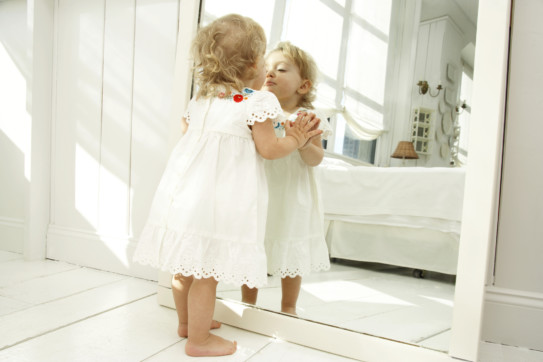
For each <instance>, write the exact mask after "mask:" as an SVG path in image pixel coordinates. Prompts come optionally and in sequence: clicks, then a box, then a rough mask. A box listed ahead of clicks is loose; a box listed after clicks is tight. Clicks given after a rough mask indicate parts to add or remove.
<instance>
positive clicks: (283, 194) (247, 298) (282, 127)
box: [242, 42, 331, 314]
mask: <svg viewBox="0 0 543 362" xmlns="http://www.w3.org/2000/svg"><path fill="white" fill-rule="evenodd" d="M316 76H317V67H316V64H315V62H314V60H313V59H312V58H311V57H310V56H309V55H308V54H307V53H306V52H304V51H303V50H301V49H300V48H298V47H296V46H294V45H292V44H290V43H289V42H283V43H280V44H279V45H278V46H277V47H276V48H275V49H274V50H273V51H272V52H271V53H270V54H269V55H268V56H267V58H266V82H265V83H264V87H263V88H262V89H263V90H268V91H270V92H272V93H273V94H275V95H276V96H277V99H278V100H279V103H280V104H281V107H282V109H283V113H284V115H285V116H286V117H287V119H289V120H292V119H295V118H296V117H297V116H298V115H300V114H301V115H303V114H306V112H307V111H308V110H310V109H313V106H312V101H313V100H314V99H315V94H314V91H315V88H314V84H315V81H316ZM296 123H298V121H296V122H295V123H294V124H296ZM288 125H289V122H288V121H287V122H280V121H274V128H275V132H276V135H277V136H278V137H284V136H285V131H286V130H287V127H288ZM316 127H317V125H316V126H315V128H316ZM318 127H319V128H320V129H321V130H322V131H323V134H322V136H323V137H327V136H328V135H330V134H331V127H330V126H329V124H328V122H327V121H326V120H323V121H321V122H320V124H318ZM323 157H324V150H323V149H322V143H321V136H320V135H316V136H314V137H312V138H311V139H310V140H309V141H308V142H307V143H306V144H304V145H303V146H302V147H300V148H299V149H298V152H294V153H292V154H290V155H289V156H287V157H285V158H282V159H279V160H274V161H266V162H265V164H266V176H267V178H268V184H269V198H270V199H269V205H268V220H267V224H266V237H265V246H266V255H267V258H268V273H269V274H271V275H279V276H281V278H282V279H281V289H282V299H281V311H282V312H284V313H290V314H296V302H297V300H298V295H299V293H300V287H301V283H302V276H303V275H306V274H308V273H310V272H311V271H318V270H327V269H329V268H330V261H329V257H328V249H327V247H326V241H325V238H324V228H323V212H322V208H321V204H320V199H319V193H318V187H317V183H316V180H315V176H314V173H313V167H314V166H317V165H318V164H319V163H320V162H321V161H322V159H323ZM257 293H258V291H257V289H256V288H253V289H252V288H250V287H249V286H243V287H242V300H243V301H244V302H246V303H251V304H254V303H256V297H257Z"/></svg>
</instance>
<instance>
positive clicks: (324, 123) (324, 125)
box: [309, 109, 334, 140]
mask: <svg viewBox="0 0 543 362" xmlns="http://www.w3.org/2000/svg"><path fill="white" fill-rule="evenodd" d="M309 112H314V113H315V114H316V115H317V117H319V118H320V119H321V123H319V129H320V130H322V134H321V138H322V139H324V140H327V139H328V137H330V136H331V135H332V134H333V133H334V132H333V131H332V126H330V122H328V118H327V117H326V115H324V114H323V113H322V112H320V111H319V110H318V109H314V110H310V111H309Z"/></svg>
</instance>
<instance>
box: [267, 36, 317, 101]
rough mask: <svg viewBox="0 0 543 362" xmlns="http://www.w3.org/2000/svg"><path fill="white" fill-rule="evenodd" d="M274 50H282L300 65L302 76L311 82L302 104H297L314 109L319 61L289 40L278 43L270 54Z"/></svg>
mask: <svg viewBox="0 0 543 362" xmlns="http://www.w3.org/2000/svg"><path fill="white" fill-rule="evenodd" d="M274 52H281V54H283V55H284V56H285V57H286V58H288V59H289V60H290V61H292V62H293V63H294V64H295V65H296V66H297V67H298V69H299V70H300V77H301V78H302V79H307V80H309V81H310V82H311V86H310V88H309V92H307V93H306V94H304V95H303V96H302V98H301V99H300V104H298V105H297V106H298V107H304V108H309V109H313V108H314V107H313V101H314V100H315V97H316V94H315V93H316V84H317V74H318V68H317V63H315V60H314V59H313V57H311V55H309V54H308V53H307V52H305V51H304V50H302V49H300V48H298V47H297V46H295V45H293V44H291V43H290V42H288V41H283V42H280V43H279V44H277V45H276V46H275V48H274V49H273V50H272V51H271V52H270V53H269V54H271V53H274Z"/></svg>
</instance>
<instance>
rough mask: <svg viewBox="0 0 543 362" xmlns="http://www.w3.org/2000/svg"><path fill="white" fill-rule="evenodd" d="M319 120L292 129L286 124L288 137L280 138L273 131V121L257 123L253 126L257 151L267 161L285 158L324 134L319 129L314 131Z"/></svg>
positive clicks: (295, 125) (300, 124)
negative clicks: (312, 138)
mask: <svg viewBox="0 0 543 362" xmlns="http://www.w3.org/2000/svg"><path fill="white" fill-rule="evenodd" d="M316 122H318V119H311V120H310V121H309V122H306V123H302V122H299V124H294V126H293V127H290V125H289V124H288V123H289V122H285V129H286V131H287V132H286V136H285V137H281V138H278V137H277V136H276V135H275V131H274V130H273V123H272V121H271V119H267V120H266V121H265V122H255V124H254V125H253V126H252V131H253V139H254V141H255V145H256V150H257V151H258V153H260V155H261V156H262V157H264V158H265V159H267V160H275V159H277V158H281V157H285V156H287V155H289V154H290V153H292V152H293V151H295V150H296V149H298V148H300V147H302V146H303V145H305V144H306V142H307V141H308V140H309V139H310V138H311V137H313V136H317V135H320V134H321V133H322V131H321V130H319V129H313V128H314V126H315V123H316Z"/></svg>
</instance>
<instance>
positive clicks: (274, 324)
mask: <svg viewBox="0 0 543 362" xmlns="http://www.w3.org/2000/svg"><path fill="white" fill-rule="evenodd" d="M209 3H210V2H209V0H208V4H209ZM336 3H337V4H339V3H341V4H342V5H345V4H350V3H351V2H350V1H349V0H345V1H331V0H330V1H326V4H328V5H331V6H336V5H334V4H336ZM199 4H200V2H199V1H193V2H182V3H181V9H180V13H181V14H184V15H182V21H181V22H180V32H181V33H184V34H192V33H193V32H194V30H195V28H196V24H195V21H196V19H198V13H199V12H198V11H199V10H198V7H199ZM235 4H236V3H235V2H229V6H230V7H229V10H230V12H233V11H239V9H236V8H235ZM274 4H275V6H274V7H272V8H273V11H275V10H276V9H278V10H281V9H282V8H283V9H284V6H283V5H285V2H284V1H281V2H280V1H277V2H275V3H274ZM401 4H402V7H403V8H404V9H407V8H409V7H411V6H412V7H414V9H415V10H416V9H417V7H418V8H419V11H420V7H421V6H422V2H416V1H403V2H402V3H401ZM245 5H246V6H247V8H248V9H249V8H250V7H251V5H248V3H245ZM259 5H260V4H259ZM510 5H511V4H510V1H508V0H500V1H495V0H480V1H479V8H478V17H477V41H476V44H477V52H476V54H475V62H474V70H475V74H476V75H475V77H474V79H473V80H474V82H473V96H472V104H471V105H470V106H471V108H472V112H471V115H472V118H473V119H474V120H477V121H476V122H472V123H471V124H470V127H469V132H470V137H469V142H468V149H469V162H468V163H467V165H466V166H465V170H466V174H465V189H464V197H463V212H462V219H461V221H462V223H461V240H460V245H459V255H458V267H457V275H456V284H455V291H454V303H453V304H454V310H453V315H452V328H451V335H450V345H449V348H448V351H449V352H448V354H446V353H441V352H437V351H435V350H432V349H428V348H421V347H420V346H417V345H414V344H409V343H395V342H394V340H391V339H389V338H382V337H377V336H372V335H370V334H366V333H361V332H356V331H352V330H347V329H344V328H339V327H336V326H332V325H328V324H324V323H318V322H313V321H310V320H306V319H302V318H293V317H290V316H286V315H283V314H280V313H277V312H273V311H270V310H266V309H262V308H258V307H249V306H246V305H243V304H241V303H239V302H237V301H233V300H231V299H230V300H228V299H221V298H220V297H219V299H218V300H217V307H216V310H215V314H216V317H217V318H218V319H220V320H221V321H223V322H225V323H227V324H230V325H234V326H239V327H241V328H244V329H248V330H251V331H255V332H257V333H262V334H265V335H270V336H276V337H278V338H282V339H284V340H287V341H291V342H294V343H298V344H302V345H306V346H309V347H312V348H317V349H321V350H325V351H329V352H332V353H336V354H340V355H344V356H348V357H351V358H356V359H359V360H367V361H382V360H391V361H395V360H405V361H433V362H435V361H450V360H453V359H454V358H460V359H464V360H470V361H474V360H476V359H477V352H478V346H479V341H480V332H481V316H482V305H483V298H484V285H485V276H486V272H487V269H486V268H487V265H488V260H489V254H490V253H489V247H490V245H491V244H492V240H494V238H495V234H494V233H495V229H496V223H497V221H496V215H495V211H494V210H495V205H496V203H497V196H498V189H499V187H498V186H499V174H500V167H501V166H500V165H501V146H502V135H503V120H504V107H505V89H506V76H507V71H506V70H507V56H508V39H509V21H510V10H511V9H510ZM262 6H264V5H262ZM266 6H267V5H266ZM202 8H205V4H202ZM270 9H271V8H270ZM270 9H267V11H264V10H266V9H263V8H262V7H261V9H260V13H261V14H265V16H269V14H271V13H273V11H272V12H270ZM253 10H254V9H253ZM256 12H258V11H256ZM255 18H257V17H255ZM257 19H258V18H257ZM258 21H261V20H260V19H258ZM268 21H271V20H268ZM419 25H420V18H416V19H415V18H410V19H405V23H404V24H403V27H402V29H401V30H402V31H399V33H401V34H403V30H406V29H409V28H410V27H413V28H415V29H418V27H419ZM188 38H190V37H179V39H178V56H177V58H176V69H177V71H176V78H177V80H178V82H176V83H175V84H178V86H177V89H174V95H175V98H176V99H181V100H184V102H185V103H186V101H188V99H189V97H190V71H189V66H188V65H187V62H186V61H185V60H186V59H187V58H188V56H187V53H186V49H188V46H187V44H188V40H187V39H188ZM406 46H407V47H408V48H409V47H412V46H415V47H416V43H415V44H411V45H409V44H407V45H406ZM407 60H409V57H408V58H407ZM413 69H414V68H413ZM411 74H413V73H411ZM404 76H405V74H404ZM407 78H408V79H405V78H401V79H400V78H398V79H399V81H401V82H403V83H404V84H409V87H415V83H417V82H418V80H419V79H414V76H413V75H412V76H411V77H407ZM428 82H429V83H430V86H431V87H432V93H433V94H434V93H435V91H434V87H435V83H434V82H433V81H432V80H428ZM415 90H416V88H415V89H414V90H413V91H415ZM181 103H182V102H178V104H181ZM403 106H404V107H405V108H406V109H408V110H409V112H410V104H409V107H407V105H406V104H403ZM178 108H179V107H178ZM180 114H182V110H181V109H180V108H179V109H174V110H173V113H172V119H175V120H177V119H178V118H179V117H180ZM394 115H395V113H394V112H393V114H392V115H391V117H392V116H394ZM405 127H408V125H406V124H404V132H405V133H402V131H400V130H399V129H400V127H399V128H398V130H394V131H390V130H388V131H389V132H390V134H392V136H393V137H389V138H394V137H396V138H397V139H401V138H402V137H404V136H406V135H407V134H408V132H407V130H406V129H405ZM393 142H394V140H391V141H389V142H388V143H389V148H388V149H387V150H386V152H385V151H383V153H385V154H386V157H389V156H390V153H388V150H392V149H393V147H394V145H392V143H393ZM385 146H386V145H385V144H383V145H380V146H379V148H377V149H376V154H379V153H380V152H381V151H380V149H381V150H382V149H386V147H385ZM383 159H384V158H383ZM402 161H403V160H402ZM408 162H412V163H413V161H409V160H406V165H409V164H408ZM402 164H403V162H402ZM411 165H412V164H411ZM383 166H384V165H383ZM168 281H169V277H167V276H166V278H165V284H163V285H168ZM159 299H160V300H162V301H163V303H164V304H165V305H167V304H168V301H169V300H170V299H171V292H170V291H169V290H168V289H167V288H160V289H159ZM398 325H400V323H398Z"/></svg>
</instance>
